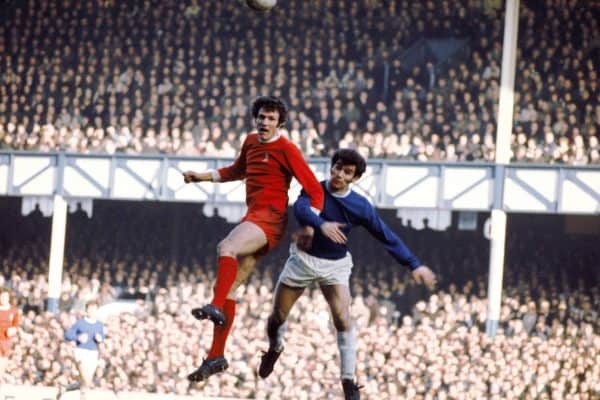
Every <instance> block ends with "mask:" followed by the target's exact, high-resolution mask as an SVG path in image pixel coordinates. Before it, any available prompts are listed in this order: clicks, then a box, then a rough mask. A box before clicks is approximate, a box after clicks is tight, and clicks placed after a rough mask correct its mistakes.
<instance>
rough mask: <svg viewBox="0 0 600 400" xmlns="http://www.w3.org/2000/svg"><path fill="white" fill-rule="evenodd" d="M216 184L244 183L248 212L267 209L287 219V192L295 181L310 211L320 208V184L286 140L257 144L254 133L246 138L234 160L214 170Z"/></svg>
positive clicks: (291, 144) (322, 197)
mask: <svg viewBox="0 0 600 400" xmlns="http://www.w3.org/2000/svg"><path fill="white" fill-rule="evenodd" d="M218 173H219V176H220V181H221V182H227V181H235V180H240V179H246V205H247V206H248V210H249V211H251V210H253V209H256V208H262V207H269V208H271V209H272V210H273V211H274V212H276V213H279V214H281V215H284V214H285V215H287V206H288V201H289V199H288V190H289V188H290V182H291V180H292V177H295V178H296V179H297V180H298V182H300V185H302V188H303V189H304V191H305V192H306V193H307V194H308V195H309V197H310V204H311V206H312V207H314V208H316V209H318V210H321V209H322V208H323V201H324V194H323V188H322V187H321V184H320V183H319V181H318V180H317V178H316V177H315V175H314V174H313V172H312V171H311V169H310V167H309V166H308V164H307V162H306V160H304V157H303V156H302V153H301V152H300V150H299V149H298V148H297V147H296V145H294V143H292V142H291V141H289V140H288V139H286V138H284V137H283V136H280V137H279V138H278V139H276V140H274V141H272V142H267V143H261V142H260V141H259V139H258V135H257V134H256V133H251V134H249V135H248V136H247V137H246V140H245V141H244V144H243V145H242V149H241V151H240V154H239V156H238V157H237V159H236V160H235V161H234V162H233V164H231V165H230V166H228V167H224V168H220V169H219V170H218Z"/></svg>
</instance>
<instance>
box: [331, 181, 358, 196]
mask: <svg viewBox="0 0 600 400" xmlns="http://www.w3.org/2000/svg"><path fill="white" fill-rule="evenodd" d="M325 187H326V188H327V191H328V192H329V194H331V195H332V196H333V197H340V198H344V197H348V196H349V195H350V192H352V188H351V187H350V186H348V190H346V191H345V192H344V193H339V192H332V191H331V190H330V189H329V179H327V183H326V184H325Z"/></svg>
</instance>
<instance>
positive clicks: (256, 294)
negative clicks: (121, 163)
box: [0, 0, 600, 400]
mask: <svg viewBox="0 0 600 400" xmlns="http://www.w3.org/2000/svg"><path fill="white" fill-rule="evenodd" d="M503 3H504V2H502V1H500V0H458V1H449V0H440V1H433V0H425V1H420V0H405V1H394V0H311V2H310V6H307V2H306V1H303V0H286V1H280V2H279V4H278V6H277V7H276V8H275V9H274V10H273V11H272V12H271V13H269V14H266V15H259V14H255V13H250V12H249V11H248V10H247V9H245V8H243V7H241V6H240V3H239V2H238V1H233V0H232V1H204V0H198V1H197V0H185V1H176V0H139V1H116V0H90V1H74V0H58V1H50V0H23V1H16V0H5V1H3V2H2V6H1V7H0V151H1V150H23V151H34V152H51V151H67V152H76V153H104V154H115V153H125V154H169V155H181V156H210V157H234V156H235V155H236V154H237V152H238V150H239V148H240V146H241V144H242V142H243V140H244V139H245V137H246V135H247V134H248V131H249V130H250V129H251V127H252V120H251V115H250V111H249V108H248V107H249V105H250V104H251V102H252V100H253V99H254V98H255V97H257V96H258V95H262V94H273V95H276V96H280V97H282V98H283V99H284V100H285V101H286V102H287V103H288V104H289V106H290V109H291V111H290V114H289V118H288V122H287V124H286V126H285V128H284V129H283V130H282V132H283V134H284V135H286V136H287V137H288V138H290V139H291V140H293V141H294V142H295V143H296V144H297V145H298V146H299V147H300V148H301V149H302V151H303V153H304V154H305V155H306V156H307V157H327V156H329V155H330V154H331V152H332V151H333V150H335V149H337V148H338V147H352V148H356V149H358V150H359V151H360V152H361V153H362V154H363V155H365V156H366V157H369V158H389V159H402V160H419V161H426V160H433V161H479V162H485V161H493V160H494V157H495V134H496V125H497V114H498V100H499V93H500V75H501V70H500V67H501V64H502V39H503V26H504V10H503V6H504V4H503ZM520 4H521V7H520V18H519V41H518V44H517V46H518V53H517V66H516V83H515V107H514V115H513V118H514V119H513V132H512V137H511V150H512V161H515V162H534V163H549V164H553V163H559V164H569V165H598V164H600V145H599V143H598V139H599V134H598V132H599V129H600V104H599V102H598V96H599V89H598V69H599V68H598V63H599V61H598V60H599V59H600V57H599V56H600V42H599V40H598V38H599V37H600V32H599V26H598V21H599V20H598V18H597V16H598V6H597V5H595V3H594V2H588V1H581V0H580V1H577V0H521V2H520ZM201 208H202V207H199V206H195V205H190V204H187V205H186V204H178V205H174V204H160V203H147V202H139V203H128V202H123V201H122V202H104V201H94V216H93V218H91V219H89V218H88V217H87V216H86V215H85V214H84V213H83V212H77V213H75V214H72V215H70V216H69V220H68V221H69V222H68V228H67V240H66V253H65V270H64V274H63V287H62V294H61V298H60V304H59V308H60V312H59V313H58V314H50V313H48V312H46V307H45V301H46V298H47V288H48V283H47V274H48V251H49V249H48V248H49V245H48V243H49V237H50V220H49V219H48V218H44V217H42V216H41V214H40V213H39V212H34V213H33V214H30V215H29V216H26V217H23V216H21V214H20V203H19V199H15V198H0V221H1V222H2V226H3V227H4V229H0V268H1V274H0V286H6V287H9V288H11V289H12V290H13V292H14V294H15V299H16V301H17V305H18V306H19V308H20V309H21V310H22V311H23V322H22V325H21V329H20V332H19V334H18V336H17V339H16V342H15V344H14V352H13V355H12V356H11V361H10V365H9V370H8V375H9V377H8V380H9V381H10V382H13V383H17V384H34V385H50V386H57V385H64V384H67V383H70V382H73V381H75V380H76V379H77V371H76V368H75V364H74V361H73V353H72V348H71V344H69V343H67V342H65V341H64V340H63V332H64V329H65V328H66V327H68V326H69V325H71V324H72V322H73V321H74V320H75V319H76V318H77V317H78V316H80V315H81V314H82V312H83V307H84V304H85V303H86V301H88V300H90V299H96V300H98V301H100V303H101V304H102V305H103V309H104V310H105V311H106V310H108V309H109V308H110V307H111V305H114V304H115V302H119V303H120V304H125V303H127V304H130V305H135V307H133V311H132V312H127V313H109V312H107V315H108V316H107V319H106V321H105V322H106V331H107V340H106V343H105V344H104V345H102V347H101V365H100V368H99V369H98V371H97V383H98V385H99V386H100V387H102V388H106V389H111V390H116V391H119V390H138V391H143V392H156V393H179V394H197V393H202V394H204V395H207V396H223V397H228V396H230V397H239V398H257V399H266V398H270V399H329V398H339V396H340V393H341V388H340V387H339V378H338V375H339V369H338V363H337V348H336V346H335V335H334V330H333V327H332V325H331V323H330V321H329V315H328V311H327V306H326V304H325V302H324V301H323V299H322V298H321V295H320V293H319V292H318V290H314V289H313V290H310V291H308V292H307V294H306V295H305V296H304V297H303V298H302V299H301V300H300V301H299V303H298V307H297V308H296V309H295V310H294V311H293V314H292V318H291V320H290V322H291V323H290V328H289V330H288V333H287V339H288V341H287V345H286V351H285V352H284V353H283V355H282V357H281V359H280V362H279V363H278V365H277V367H276V370H275V373H274V374H273V376H271V377H269V379H267V380H261V379H259V378H258V377H257V375H256V372H255V371H256V369H257V366H258V363H259V361H260V354H261V351H262V350H266V349H267V346H268V344H267V341H266V337H265V336H266V335H265V323H266V318H267V315H268V313H269V311H270V304H271V301H272V292H273V285H274V281H275V279H276V277H277V274H278V273H279V271H280V269H281V267H282V264H283V262H284V260H285V258H286V254H287V248H286V246H285V245H283V246H280V248H279V249H277V250H276V251H275V252H274V253H272V254H271V255H269V256H268V257H266V258H265V259H264V260H262V262H261V264H260V266H259V268H258V270H257V271H256V272H255V273H254V274H253V275H252V276H251V278H250V280H249V282H248V283H247V285H245V286H243V287H242V288H241V289H240V290H239V293H238V295H239V302H238V310H239V313H238V315H239V317H238V318H237V320H236V322H235V325H236V328H235V329H234V330H233V333H232V337H231V338H230V345H229V346H228V351H229V353H228V354H227V357H228V359H229V361H230V364H231V366H230V368H229V370H228V371H227V372H226V373H224V374H221V375H219V376H216V377H213V378H211V379H210V380H209V381H208V382H207V383H204V384H200V385H198V386H188V382H187V380H186V375H187V374H188V373H189V372H191V371H192V370H193V369H194V368H195V367H197V366H198V365H199V364H200V363H201V361H202V357H204V356H205V355H206V354H205V351H206V349H207V348H208V347H209V345H210V343H209V341H210V339H211V335H210V334H207V332H209V331H210V330H211V329H210V327H209V326H207V325H208V324H204V323H202V322H198V321H196V320H194V319H193V318H191V317H190V313H189V311H190V309H191V308H192V307H196V306H198V305H201V304H204V303H206V302H207V301H208V300H209V298H210V292H211V290H212V288H211V287H210V286H209V285H210V284H209V282H212V279H213V278H214V270H215V255H214V254H215V246H216V244H217V241H218V240H219V239H220V238H222V237H223V236H224V235H225V234H226V232H228V231H229V229H230V228H231V225H230V224H228V223H227V222H226V221H225V220H223V219H220V218H219V217H211V218H207V217H205V216H204V215H203V214H202V212H201ZM382 214H383V215H384V217H385V219H386V221H387V222H388V223H389V224H390V226H391V227H392V228H393V229H394V230H395V231H397V232H398V233H399V234H400V235H401V236H402V237H403V238H404V239H405V241H406V242H407V244H408V246H409V247H410V248H411V249H412V250H413V252H414V253H416V254H417V255H418V256H419V257H420V258H421V259H422V260H423V261H424V262H425V263H426V264H428V265H430V266H431V267H432V268H434V269H435V270H436V272H437V273H438V274H439V277H440V283H439V285H438V287H437V288H436V289H435V290H434V291H433V292H431V293H428V292H426V291H424V290H423V289H422V288H420V287H419V286H417V285H415V284H414V283H413V282H412V281H411V280H410V274H409V273H408V271H407V270H406V269H405V268H403V267H401V266H397V265H396V264H395V263H394V262H393V260H392V259H391V257H388V256H387V254H385V253H384V252H383V251H382V248H381V247H380V246H379V245H377V244H376V243H372V241H371V240H368V239H366V238H365V237H363V233H360V232H357V233H355V236H353V237H352V238H351V244H350V247H351V249H352V248H354V252H353V255H354V259H355V263H356V266H355V268H354V271H353V275H352V278H351V289H352V293H353V296H354V302H353V309H352V312H353V315H354V317H355V318H356V319H357V321H358V328H359V341H358V343H359V354H358V361H359V363H358V381H359V383H360V384H363V385H364V386H365V387H364V388H363V391H362V393H363V394H364V397H365V398H367V399H397V398H407V399H481V398H489V399H498V400H500V399H517V398H519V399H597V398H598V397H600V386H599V382H600V323H599V320H598V310H600V294H599V293H598V291H599V289H598V288H599V287H600V282H599V275H598V273H597V270H598V268H597V267H598V260H599V259H600V250H599V249H598V247H597V244H598V242H599V241H600V240H599V239H600V237H599V236H600V229H598V228H597V227H598V219H597V217H596V218H594V217H589V218H588V219H585V218H587V217H581V218H584V220H582V221H583V222H580V226H586V227H587V233H585V234H584V233H583V231H586V229H583V230H580V231H579V233H578V231H577V230H575V231H570V230H569V228H567V225H568V224H566V223H565V221H566V220H567V218H570V217H563V216H548V215H544V216H539V217H534V216H525V215H514V214H511V215H510V217H509V225H508V233H507V250H506V262H505V272H504V291H503V297H502V312H501V320H500V328H499V332H498V335H497V336H496V337H495V338H494V339H491V338H489V337H488V336H487V335H486V334H485V318H486V287H487V268H488V257H489V242H488V240H487V239H485V238H484V236H483V235H482V232H481V231H482V230H483V220H484V219H485V218H487V215H485V214H481V215H480V216H479V221H478V230H477V231H465V230H459V229H458V228H457V224H456V221H453V224H452V225H451V227H450V228H449V229H448V230H446V231H443V232H438V231H433V230H430V229H424V230H419V231H417V230H414V229H411V228H407V227H405V226H404V225H402V224H401V222H400V220H398V219H397V218H396V216H395V215H394V214H393V213H392V212H388V211H382ZM291 220H293V218H291ZM6 227H14V229H13V228H10V230H9V229H8V228H6ZM292 229H293V226H292Z"/></svg>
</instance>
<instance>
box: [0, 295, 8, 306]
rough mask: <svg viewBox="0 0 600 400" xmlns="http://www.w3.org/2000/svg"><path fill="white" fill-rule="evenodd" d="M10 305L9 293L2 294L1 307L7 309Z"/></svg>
mask: <svg viewBox="0 0 600 400" xmlns="http://www.w3.org/2000/svg"><path fill="white" fill-rule="evenodd" d="M9 304H10V295H9V294H8V292H2V293H1V294H0V305H1V306H5V307H6V306H7V305H9Z"/></svg>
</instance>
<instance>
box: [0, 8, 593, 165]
mask: <svg viewBox="0 0 600 400" xmlns="http://www.w3.org/2000/svg"><path fill="white" fill-rule="evenodd" d="M520 3H521V7H520V22H519V42H518V55H517V71H516V84H515V91H516V92H515V107H514V128H513V133H512V159H513V161H519V162H544V163H564V164H575V165H585V164H598V163H600V156H599V150H600V146H599V144H598V129H599V127H600V105H599V103H598V95H599V91H598V59H599V57H598V56H599V54H600V44H599V42H598V37H599V35H598V34H599V27H598V18H597V12H598V10H597V6H594V5H593V2H587V1H575V0H570V1H567V0H543V1H540V0H523V1H521V2H520ZM4 4H5V6H3V7H2V10H0V21H1V22H2V23H1V24H0V71H1V72H2V73H1V76H0V78H1V79H0V148H3V149H19V150H33V151H58V150H65V151H69V152H81V153H109V154H112V153H130V154H140V153H167V154H178V155H189V156H197V155H206V156H222V157H233V156H235V154H236V152H237V150H238V149H239V148H240V146H241V143H242V142H243V139H244V138H245V136H246V134H247V132H248V131H249V129H251V127H252V124H251V116H250V115H249V110H248V105H249V104H250V103H251V101H252V100H253V99H254V98H255V97H256V96H258V95H259V94H267V93H269V94H274V95H277V96H281V97H282V98H283V99H285V100H286V101H287V102H288V103H289V105H290V107H291V109H292V112H291V113H290V116H289V121H288V123H287V124H286V128H285V131H284V134H286V135H287V136H288V137H289V138H291V139H292V140H293V141H294V142H295V143H296V144H297V145H298V146H299V147H301V148H302V150H303V151H304V153H305V154H306V155H307V156H327V155H328V154H329V153H330V152H331V151H332V150H333V149H335V148H337V147H354V148H357V149H359V150H360V151H361V152H362V153H363V154H364V155H365V156H368V157H379V158H393V159H408V160H421V161H423V160H444V161H463V160H477V161H490V160H493V159H494V154H495V139H494V137H495V131H496V123H497V113H498V99H499V92H500V66H501V63H502V61H501V56H502V38H503V24H504V19H503V17H504V10H503V2H502V1H498V0H459V1H448V0H442V1H432V0H429V1H420V0H418V1H417V0H406V1H390V0H361V1H349V0H335V1H333V0H312V1H311V4H310V6H306V2H305V1H303V0H289V1H285V2H281V4H278V6H277V7H276V8H275V9H274V10H273V11H272V12H271V13H268V14H266V15H260V14H256V13H252V12H249V11H248V10H247V9H245V8H244V7H242V6H240V4H239V2H238V1H197V0H186V1H175V0H166V1H158V0H143V1H142V0H140V1H127V2H123V1H115V0H95V1H85V2H79V1H70V0H62V1H48V0H28V1H5V2H4Z"/></svg>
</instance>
